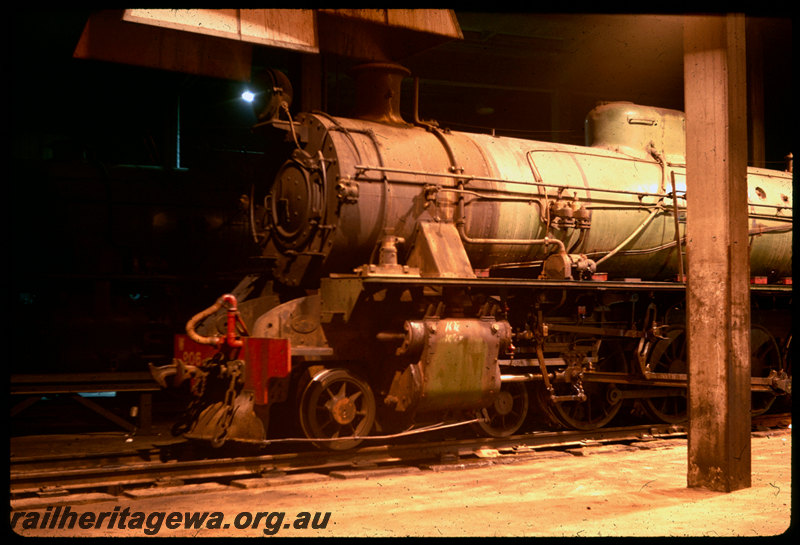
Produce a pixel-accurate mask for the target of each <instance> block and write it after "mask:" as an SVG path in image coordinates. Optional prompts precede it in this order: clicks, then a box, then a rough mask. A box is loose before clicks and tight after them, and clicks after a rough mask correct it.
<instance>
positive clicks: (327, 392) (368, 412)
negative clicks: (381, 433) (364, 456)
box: [300, 369, 375, 450]
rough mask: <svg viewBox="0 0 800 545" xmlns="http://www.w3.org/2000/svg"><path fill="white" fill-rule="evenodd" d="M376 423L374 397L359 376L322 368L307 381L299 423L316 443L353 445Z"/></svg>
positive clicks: (341, 446)
mask: <svg viewBox="0 0 800 545" xmlns="http://www.w3.org/2000/svg"><path fill="white" fill-rule="evenodd" d="M374 422H375V397H374V395H373V394H372V389H371V388H370V387H369V384H367V383H366V382H365V381H363V380H362V379H360V378H358V377H356V376H355V375H353V374H351V373H350V372H349V371H347V370H346V369H325V370H323V371H320V372H319V373H317V374H316V375H315V376H314V378H312V379H311V382H309V383H308V385H307V386H306V388H305V390H304V391H303V396H302V398H301V400H300V425H301V426H302V428H303V432H304V433H305V434H306V437H308V438H309V439H325V441H319V442H315V444H316V445H317V446H320V447H324V448H328V449H331V450H346V449H349V448H353V447H355V446H356V445H358V444H359V443H361V440H360V439H342V440H340V441H338V440H334V439H338V438H340V437H353V436H359V437H361V436H366V435H368V434H369V432H370V431H371V430H372V425H373V423H374Z"/></svg>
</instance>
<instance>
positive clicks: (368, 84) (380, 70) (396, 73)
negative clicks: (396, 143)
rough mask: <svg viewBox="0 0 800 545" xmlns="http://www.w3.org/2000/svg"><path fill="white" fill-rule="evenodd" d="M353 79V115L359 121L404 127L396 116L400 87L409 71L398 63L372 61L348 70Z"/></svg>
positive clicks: (404, 123) (400, 119)
mask: <svg viewBox="0 0 800 545" xmlns="http://www.w3.org/2000/svg"><path fill="white" fill-rule="evenodd" d="M351 73H352V74H353V76H354V77H355V80H356V106H355V111H354V116H355V117H357V118H359V119H366V120H369V121H377V122H379V123H389V124H395V125H407V123H406V122H405V121H403V118H402V117H401V116H400V84H401V83H402V81H403V78H404V77H407V76H410V75H411V72H410V71H409V70H408V69H406V68H405V67H403V66H400V65H399V64H394V63H389V62H373V63H368V64H361V65H358V66H355V67H353V68H352V72H351Z"/></svg>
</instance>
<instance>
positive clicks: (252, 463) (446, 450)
mask: <svg viewBox="0 0 800 545" xmlns="http://www.w3.org/2000/svg"><path fill="white" fill-rule="evenodd" d="M764 418H769V419H770V420H768V422H770V423H773V424H772V425H775V423H778V424H784V425H785V423H786V421H787V417H786V415H765V416H764ZM788 419H789V421H790V419H791V416H788ZM759 422H760V420H758V419H754V420H753V424H754V428H755V427H756V426H757V425H758V423H759ZM767 425H770V424H767ZM685 435H686V430H685V429H684V428H683V427H682V426H678V425H671V424H642V425H635V426H624V427H614V428H600V429H597V430H593V431H574V430H567V431H545V432H533V433H529V434H525V435H515V436H511V437H504V438H491V437H478V438H467V439H456V440H452V439H449V440H434V441H428V442H410V443H403V444H384V445H377V446H366V447H361V448H357V449H353V450H347V451H326V450H309V451H306V452H291V453H278V454H265V455H256V456H241V457H234V458H220V459H202V460H185V461H179V460H170V461H168V462H164V461H149V462H141V461H137V462H134V463H121V461H122V460H117V461H116V462H115V463H112V464H110V465H104V466H99V467H84V468H71V469H64V468H63V467H64V465H63V464H65V463H66V462H67V460H66V459H65V458H64V457H50V458H46V457H42V458H39V459H38V463H39V464H40V466H41V465H44V464H46V463H48V460H49V463H50V464H51V465H52V467H51V468H47V469H35V470H31V469H30V468H27V469H26V468H25V464H26V463H27V464H30V463H32V462H33V461H34V459H33V458H27V459H24V460H13V459H12V460H11V462H12V463H11V472H10V483H9V485H10V493H11V497H12V499H22V498H24V497H30V496H34V497H35V496H36V495H38V494H40V493H42V492H45V491H52V490H59V491H62V492H63V493H65V494H66V493H74V492H81V491H87V490H92V489H94V490H97V489H103V490H118V489H120V488H124V487H129V488H135V487H141V486H149V485H153V484H157V483H159V482H174V481H178V482H185V481H201V482H202V481H213V480H217V481H220V480H222V481H230V480H233V479H237V478H248V477H249V478H257V477H264V476H266V475H284V474H287V473H290V472H294V473H303V472H312V471H317V472H319V471H322V472H325V471H328V472H330V471H334V470H336V469H355V468H358V467H371V468H374V467H377V466H379V465H380V466H381V467H384V468H386V467H393V466H413V465H417V466H419V465H421V464H425V463H428V464H430V463H431V462H433V463H439V462H441V460H443V459H445V457H446V456H448V455H449V456H451V457H452V456H457V457H464V458H468V457H475V456H478V452H479V451H482V450H485V449H494V450H497V451H507V452H510V453H512V454H513V453H516V452H520V453H526V454H530V452H531V450H533V449H542V450H548V449H563V448H567V447H570V446H576V445H577V446H581V445H585V444H586V443H587V442H591V443H598V442H599V443H603V442H626V441H629V442H632V441H640V440H643V439H651V438H656V437H661V438H681V437H685ZM169 446H175V445H169ZM96 456H97V457H98V458H99V457H100V456H102V455H100V454H98V455H96ZM509 456H510V455H509ZM507 457H508V456H507ZM464 461H465V460H464V459H462V460H461V462H464ZM22 462H24V463H22Z"/></svg>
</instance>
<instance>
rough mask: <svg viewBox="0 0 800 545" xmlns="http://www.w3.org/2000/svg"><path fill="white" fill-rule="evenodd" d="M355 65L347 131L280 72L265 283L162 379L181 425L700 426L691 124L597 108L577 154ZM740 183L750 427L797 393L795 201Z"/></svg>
mask: <svg viewBox="0 0 800 545" xmlns="http://www.w3.org/2000/svg"><path fill="white" fill-rule="evenodd" d="M354 74H355V77H356V83H357V89H358V91H359V92H358V94H357V104H358V111H357V112H356V113H355V115H354V116H353V117H352V118H343V117H333V116H331V115H328V114H326V113H323V112H311V113H303V114H300V115H299V116H297V118H296V119H294V118H292V117H291V116H290V115H289V111H290V110H289V108H288V99H289V96H290V91H289V90H288V82H286V81H285V79H283V78H282V77H281V76H279V75H278V76H273V80H272V81H273V82H274V83H275V84H274V86H273V89H272V95H271V97H272V99H273V100H272V102H271V107H270V108H267V110H268V111H267V112H266V113H264V115H263V118H262V119H261V121H260V123H259V124H258V125H257V129H261V130H276V129H277V130H281V131H285V133H286V138H287V140H288V141H289V142H290V143H292V144H293V146H294V149H293V151H292V152H291V154H290V156H289V157H288V158H287V160H286V162H285V163H284V164H283V165H282V166H281V167H280V169H279V171H278V172H277V175H276V176H275V178H274V180H264V185H263V187H260V188H257V192H259V193H261V195H263V200H260V199H259V200H258V202H256V201H257V197H256V193H255V192H254V198H252V199H250V200H249V204H250V217H251V227H252V235H253V237H254V239H255V240H256V241H257V242H258V243H259V244H260V245H261V247H262V249H263V255H262V258H263V262H264V263H265V265H264V269H265V270H264V273H263V274H261V275H254V276H252V277H248V278H247V279H245V280H244V281H243V282H242V284H240V285H239V286H238V287H237V288H236V289H235V290H234V291H233V292H232V293H230V294H226V295H225V296H224V297H222V298H220V299H219V300H218V301H217V302H216V303H215V304H214V305H213V306H212V307H210V308H209V309H207V310H206V311H204V312H202V313H200V314H198V315H197V316H195V317H194V318H193V319H192V320H191V321H190V322H189V324H188V325H187V335H185V336H183V335H181V336H179V337H178V338H176V359H175V362H174V363H173V364H172V365H170V366H166V367H163V368H153V372H154V374H155V376H156V378H157V379H158V380H159V381H160V382H161V383H162V384H164V385H166V384H167V381H168V380H169V381H170V382H171V383H173V384H180V383H184V382H188V383H189V384H190V389H191V392H192V394H193V396H194V397H193V402H192V404H191V405H190V407H189V408H188V410H187V412H186V415H185V417H184V420H183V421H182V422H180V423H179V424H178V425H176V428H175V432H176V433H182V434H184V435H185V436H186V437H189V438H193V439H200V440H204V441H210V442H211V443H212V444H214V445H217V446H218V445H221V444H223V443H225V442H226V441H238V442H244V443H256V444H268V443H269V442H271V441H272V440H274V439H273V438H274V437H275V434H276V433H277V431H276V432H273V428H275V427H276V421H279V422H280V423H281V424H286V423H287V422H288V423H290V425H289V426H288V429H289V431H288V432H286V431H285V428H286V427H287V426H283V428H284V430H283V431H282V432H281V433H284V434H287V433H288V437H290V438H291V437H293V436H299V437H300V438H302V439H303V440H307V441H312V442H314V443H316V444H317V445H318V446H324V447H328V448H335V449H343V448H349V447H352V446H354V445H356V444H358V443H359V442H360V441H362V440H364V439H365V438H367V437H369V436H370V434H372V435H373V436H387V435H391V436H394V434H396V433H402V432H403V431H404V430H406V431H408V430H413V429H414V428H415V426H416V427H419V426H425V425H427V424H430V423H431V422H439V421H449V422H459V421H461V422H471V423H472V424H474V425H475V427H476V428H477V429H478V430H479V431H480V432H482V433H485V434H488V435H493V436H507V435H511V434H513V433H516V432H517V431H519V430H520V429H521V428H522V427H523V425H525V424H527V423H530V422H531V421H532V420H535V419H537V418H538V417H542V418H543V420H544V421H546V422H547V424H548V425H551V426H564V427H570V428H577V429H593V428H596V427H599V426H603V425H606V424H608V423H609V422H610V421H611V420H612V419H613V418H614V417H615V416H616V415H617V414H618V412H619V410H620V408H621V407H622V406H623V405H625V404H631V403H633V404H635V405H636V407H637V408H639V409H641V410H643V412H644V413H646V414H647V415H649V416H650V417H652V418H656V419H658V420H660V421H664V422H672V423H676V422H680V421H682V420H683V419H685V418H686V378H687V377H686V373H687V361H686V351H685V343H686V340H685V330H684V327H683V320H684V313H683V301H684V297H685V270H684V267H685V242H686V241H685V232H684V227H685V221H686V213H687V210H686V202H685V194H686V190H687V189H686V167H685V139H684V116H683V113H681V112H678V111H674V110H667V109H662V108H653V107H647V106H641V105H636V104H633V103H628V102H613V103H606V104H601V105H599V106H598V107H596V108H595V109H594V110H592V112H590V113H589V115H588V117H587V119H586V145H585V146H575V145H566V144H558V143H550V142H537V141H531V140H525V139H519V138H510V137H505V136H502V137H501V136H495V135H492V134H470V133H465V132H456V131H450V130H447V129H442V128H440V127H439V126H438V125H437V124H436V123H434V122H428V121H422V120H420V119H419V118H418V115H417V113H416V112H417V106H416V99H415V101H414V104H415V106H414V114H413V118H414V119H412V120H410V121H406V120H404V119H403V118H402V116H401V115H400V113H399V104H400V97H399V91H400V82H401V81H402V79H403V78H404V77H407V76H408V75H409V74H408V72H407V71H406V70H405V69H404V68H402V67H399V66H397V65H390V64H382V63H375V64H370V65H365V66H361V67H358V68H357V69H355V70H354ZM276 112H277V113H276ZM747 176H748V202H749V218H748V225H749V229H750V235H751V236H750V250H751V271H750V272H751V276H752V277H753V278H754V282H755V283H754V285H753V286H752V290H751V293H752V299H753V313H752V316H753V324H754V325H753V332H752V335H751V339H752V344H753V347H752V348H753V355H752V369H753V378H752V390H753V394H752V398H753V411H754V413H759V412H764V411H766V410H767V409H769V407H770V405H771V404H772V403H773V401H774V400H775V399H776V398H777V397H780V396H787V395H788V394H789V392H790V390H791V377H790V373H791V368H790V361H789V358H788V348H789V345H790V342H791V325H790V304H791V285H790V284H791V255H792V254H791V247H792V187H791V174H790V173H787V172H779V171H773V170H766V169H755V168H750V169H748V175H747ZM690 213H702V211H698V212H690ZM278 415H279V416H278ZM542 418H538V419H539V420H542ZM270 422H272V425H271V424H270ZM423 429H425V428H423Z"/></svg>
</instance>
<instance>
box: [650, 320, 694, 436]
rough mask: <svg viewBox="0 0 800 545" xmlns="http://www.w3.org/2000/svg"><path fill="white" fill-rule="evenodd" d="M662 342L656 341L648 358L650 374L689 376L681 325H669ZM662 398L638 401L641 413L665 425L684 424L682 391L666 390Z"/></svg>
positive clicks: (686, 415)
mask: <svg viewBox="0 0 800 545" xmlns="http://www.w3.org/2000/svg"><path fill="white" fill-rule="evenodd" d="M663 336H664V337H666V339H660V340H659V341H658V342H657V343H656V344H655V346H654V347H653V351H652V353H651V356H650V371H652V372H653V373H687V378H688V373H689V366H688V364H687V361H688V359H687V358H688V354H687V349H688V345H687V344H686V329H685V328H684V327H683V326H682V325H677V326H670V327H668V328H667V329H666V331H665V332H664V333H663ZM666 393H669V394H671V395H666V396H664V397H647V398H644V399H642V405H643V406H644V409H645V411H646V412H647V414H649V415H650V416H651V417H652V418H655V419H657V420H660V421H661V422H666V423H667V424H679V423H681V422H685V421H686V419H687V417H688V410H687V407H688V404H687V401H686V388H669V389H668V390H666Z"/></svg>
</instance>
